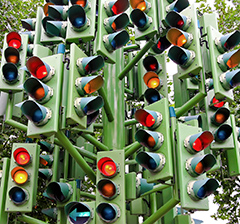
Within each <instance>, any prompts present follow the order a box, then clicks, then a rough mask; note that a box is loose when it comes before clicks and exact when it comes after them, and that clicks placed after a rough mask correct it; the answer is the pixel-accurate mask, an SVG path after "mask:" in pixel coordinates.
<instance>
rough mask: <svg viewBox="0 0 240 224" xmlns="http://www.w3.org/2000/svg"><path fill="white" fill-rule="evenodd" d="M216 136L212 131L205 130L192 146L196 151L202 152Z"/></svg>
mask: <svg viewBox="0 0 240 224" xmlns="http://www.w3.org/2000/svg"><path fill="white" fill-rule="evenodd" d="M213 139H214V137H213V135H212V133H211V132H210V131H204V132H202V134H201V135H200V136H199V137H198V138H197V139H196V140H195V141H194V142H193V144H192V147H193V149H194V150H195V151H196V152H200V151H202V150H204V149H205V148H207V147H208V146H209V145H210V144H211V142H212V141H213Z"/></svg>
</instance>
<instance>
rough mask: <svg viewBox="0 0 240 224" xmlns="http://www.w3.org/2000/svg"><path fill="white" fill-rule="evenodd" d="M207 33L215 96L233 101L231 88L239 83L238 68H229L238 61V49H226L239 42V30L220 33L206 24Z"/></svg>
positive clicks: (239, 60) (239, 71) (239, 53)
mask: <svg viewBox="0 0 240 224" xmlns="http://www.w3.org/2000/svg"><path fill="white" fill-rule="evenodd" d="M207 34H208V35H207V36H208V44H209V56H210V58H209V60H210V64H211V70H212V78H213V87H214V92H215V97H216V99H218V100H224V101H227V102H230V103H231V102H233V101H234V99H233V91H232V89H233V88H234V87H236V86H238V85H239V84H240V69H236V70H232V71H229V70H230V69H232V68H234V67H236V66H237V65H238V64H239V63H240V59H239V58H240V49H238V50H233V51H230V52H227V51H229V50H231V49H232V48H234V47H235V46H237V45H238V44H239V43H240V32H239V31H238V30H237V31H234V32H232V33H230V34H226V35H222V34H221V33H219V32H218V31H217V30H216V29H214V28H213V27H211V26H208V27H207ZM225 52H226V53H225ZM223 53H224V54H223Z"/></svg>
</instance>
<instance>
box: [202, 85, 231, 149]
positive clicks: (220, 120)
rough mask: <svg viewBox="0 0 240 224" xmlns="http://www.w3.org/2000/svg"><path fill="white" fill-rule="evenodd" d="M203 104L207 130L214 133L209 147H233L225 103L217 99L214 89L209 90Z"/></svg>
mask: <svg viewBox="0 0 240 224" xmlns="http://www.w3.org/2000/svg"><path fill="white" fill-rule="evenodd" d="M205 106H206V108H205V111H206V117H207V124H208V127H207V130H209V131H211V132H212V133H213V135H214V142H213V143H212V144H211V145H210V148H211V149H212V150H215V149H223V148H224V149H231V148H233V147H234V141H233V136H232V132H233V130H232V126H231V121H230V110H229V108H228V105H227V103H225V102H223V101H220V100H217V99H216V97H215V95H214V90H210V91H209V92H208V96H207V99H206V103H205Z"/></svg>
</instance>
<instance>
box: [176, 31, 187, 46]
mask: <svg viewBox="0 0 240 224" xmlns="http://www.w3.org/2000/svg"><path fill="white" fill-rule="evenodd" d="M186 43H187V39H186V37H185V36H184V35H183V34H182V35H181V36H179V37H178V38H177V43H176V45H177V46H179V47H181V46H183V45H184V44H186Z"/></svg>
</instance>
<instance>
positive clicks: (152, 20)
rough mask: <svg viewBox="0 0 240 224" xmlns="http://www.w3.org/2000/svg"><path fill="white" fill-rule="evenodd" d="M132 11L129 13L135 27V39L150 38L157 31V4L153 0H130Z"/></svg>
mask: <svg viewBox="0 0 240 224" xmlns="http://www.w3.org/2000/svg"><path fill="white" fill-rule="evenodd" d="M130 4H131V7H132V9H133V10H132V11H131V14H130V17H131V20H132V22H133V24H134V25H135V26H136V27H137V28H136V29H135V39H136V40H147V39H151V38H152V37H153V36H154V35H156V34H157V32H158V27H159V23H158V15H157V10H155V9H156V8H157V4H156V1H153V0H148V1H147V0H130Z"/></svg>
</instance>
